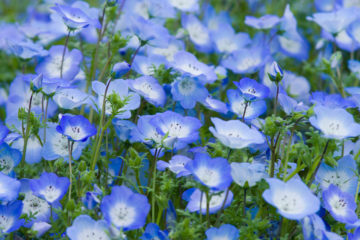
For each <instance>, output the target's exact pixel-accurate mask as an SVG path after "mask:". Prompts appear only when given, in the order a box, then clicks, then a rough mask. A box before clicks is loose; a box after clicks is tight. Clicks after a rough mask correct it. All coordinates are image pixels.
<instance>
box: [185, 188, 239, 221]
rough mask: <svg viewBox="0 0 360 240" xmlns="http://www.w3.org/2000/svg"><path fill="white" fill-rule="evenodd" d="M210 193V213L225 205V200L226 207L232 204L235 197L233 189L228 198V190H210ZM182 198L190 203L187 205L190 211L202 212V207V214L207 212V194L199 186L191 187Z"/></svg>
mask: <svg viewBox="0 0 360 240" xmlns="http://www.w3.org/2000/svg"><path fill="white" fill-rule="evenodd" d="M209 195H210V196H211V197H210V208H209V213H210V214H213V213H216V212H218V211H219V210H220V209H221V208H222V206H223V205H224V202H225V205H224V209H225V208H227V207H228V206H230V204H231V202H232V200H233V197H234V194H233V193H232V192H231V191H229V194H228V196H227V198H226V191H225V192H224V191H223V192H214V191H210V193H209ZM182 198H183V199H184V200H185V201H187V202H188V204H187V205H186V209H187V210H189V211H190V212H197V213H200V209H201V214H202V215H205V214H206V194H205V193H204V192H201V191H200V190H199V189H197V188H190V189H188V190H186V191H185V192H184V193H183V195H182ZM225 198H226V201H225Z"/></svg>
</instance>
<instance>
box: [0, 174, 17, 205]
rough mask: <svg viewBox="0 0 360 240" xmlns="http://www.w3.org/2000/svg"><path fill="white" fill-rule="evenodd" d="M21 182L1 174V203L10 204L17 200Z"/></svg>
mask: <svg viewBox="0 0 360 240" xmlns="http://www.w3.org/2000/svg"><path fill="white" fill-rule="evenodd" d="M20 185H21V184H20V182H19V181H18V180H17V179H15V178H12V177H9V176H7V175H5V174H3V173H2V172H0V186H1V188H0V189H1V191H0V201H2V202H10V201H13V200H15V199H17V197H18V195H19V192H20Z"/></svg>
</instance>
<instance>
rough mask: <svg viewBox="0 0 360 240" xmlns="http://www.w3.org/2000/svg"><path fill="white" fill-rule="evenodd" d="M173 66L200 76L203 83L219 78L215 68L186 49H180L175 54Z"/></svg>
mask: <svg viewBox="0 0 360 240" xmlns="http://www.w3.org/2000/svg"><path fill="white" fill-rule="evenodd" d="M172 67H174V68H175V69H176V70H179V71H181V72H183V73H188V74H190V76H192V77H199V79H200V80H201V81H202V83H203V84H206V83H213V82H215V80H216V79H217V76H216V73H215V71H214V69H213V68H211V67H210V66H208V65H206V64H205V63H202V62H200V61H198V60H197V59H196V57H195V56H194V55H193V54H191V53H189V52H185V51H179V52H177V53H176V54H175V55H174V61H173V62H172Z"/></svg>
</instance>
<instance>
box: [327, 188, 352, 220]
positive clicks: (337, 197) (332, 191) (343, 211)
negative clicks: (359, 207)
mask: <svg viewBox="0 0 360 240" xmlns="http://www.w3.org/2000/svg"><path fill="white" fill-rule="evenodd" d="M322 198H323V203H324V208H325V209H326V210H328V211H329V212H330V214H331V216H333V218H334V219H335V220H336V221H338V222H341V223H348V224H352V223H355V222H356V220H357V219H358V218H357V215H356V213H355V209H356V203H355V200H354V196H353V195H351V194H349V193H346V192H342V191H341V190H340V189H339V188H338V187H336V186H335V185H333V184H331V185H330V186H329V187H328V188H327V189H326V190H325V191H323V193H322Z"/></svg>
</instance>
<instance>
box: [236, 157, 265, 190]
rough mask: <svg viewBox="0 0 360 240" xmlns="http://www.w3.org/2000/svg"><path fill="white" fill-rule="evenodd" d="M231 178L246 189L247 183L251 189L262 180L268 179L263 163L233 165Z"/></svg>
mask: <svg viewBox="0 0 360 240" xmlns="http://www.w3.org/2000/svg"><path fill="white" fill-rule="evenodd" d="M231 176H232V178H233V180H234V182H236V183H237V184H239V185H240V186H242V187H244V186H245V184H246V183H247V184H248V186H249V187H253V186H255V185H256V183H257V182H259V181H260V180H261V179H265V178H267V177H268V175H267V173H266V166H265V164H262V163H247V162H243V163H237V162H233V163H231Z"/></svg>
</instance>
